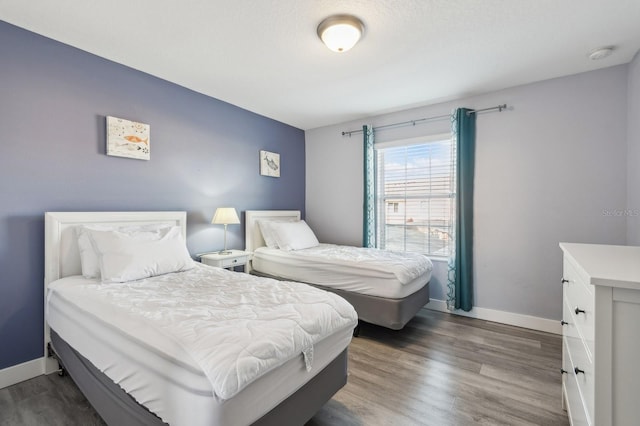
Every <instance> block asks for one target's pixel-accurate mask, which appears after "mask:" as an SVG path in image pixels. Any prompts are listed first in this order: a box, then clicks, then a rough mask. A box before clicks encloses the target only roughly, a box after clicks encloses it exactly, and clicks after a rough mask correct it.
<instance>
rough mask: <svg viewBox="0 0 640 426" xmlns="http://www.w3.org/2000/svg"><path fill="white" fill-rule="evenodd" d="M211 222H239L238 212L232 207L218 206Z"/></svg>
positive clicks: (233, 223) (221, 223)
mask: <svg viewBox="0 0 640 426" xmlns="http://www.w3.org/2000/svg"><path fill="white" fill-rule="evenodd" d="M211 223H215V224H217V225H235V224H238V223H240V218H238V213H237V212H236V209H234V208H233V207H218V208H217V209H216V213H215V214H214V215H213V220H211Z"/></svg>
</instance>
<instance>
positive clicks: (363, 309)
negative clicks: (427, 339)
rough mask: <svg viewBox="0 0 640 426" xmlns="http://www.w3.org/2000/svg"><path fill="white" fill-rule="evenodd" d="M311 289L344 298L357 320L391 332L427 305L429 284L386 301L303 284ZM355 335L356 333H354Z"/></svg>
mask: <svg viewBox="0 0 640 426" xmlns="http://www.w3.org/2000/svg"><path fill="white" fill-rule="evenodd" d="M251 273H252V274H253V275H257V276H260V277H267V278H273V279H276V280H280V281H295V280H292V279H289V278H282V277H277V276H274V275H269V274H264V273H262V272H260V271H256V270H255V269H252V270H251ZM304 283H305V284H309V285H311V286H313V287H317V288H320V289H322V290H326V291H330V292H332V293H335V294H337V295H338V296H340V297H342V298H344V299H345V300H346V301H347V302H349V303H351V305H353V307H354V308H355V310H356V312H357V313H358V320H360V321H364V322H368V323H371V324H376V325H380V326H382V327H386V328H390V329H392V330H400V329H402V328H403V327H404V326H405V325H406V324H407V323H408V322H409V321H410V320H411V319H412V318H413V317H414V316H416V314H417V313H418V311H419V310H420V309H422V308H423V307H424V305H426V304H427V303H429V283H426V284H425V285H424V287H422V288H421V289H420V290H418V291H416V292H414V293H412V294H410V295H408V296H407V297H404V298H402V299H388V298H386V297H378V296H369V295H367V294H361V293H355V292H353V291H344V290H340V289H335V288H331V287H325V286H322V285H318V284H313V283H308V282H304ZM356 334H357V333H356Z"/></svg>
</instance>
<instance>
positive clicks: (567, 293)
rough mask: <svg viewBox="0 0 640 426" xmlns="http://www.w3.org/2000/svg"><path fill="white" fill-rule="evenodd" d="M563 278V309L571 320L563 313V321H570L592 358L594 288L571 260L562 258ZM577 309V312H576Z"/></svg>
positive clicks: (591, 358)
mask: <svg viewBox="0 0 640 426" xmlns="http://www.w3.org/2000/svg"><path fill="white" fill-rule="evenodd" d="M563 278H564V279H565V280H567V281H566V282H565V283H564V284H563V286H564V289H563V292H564V301H565V306H564V307H563V309H564V310H569V311H570V313H571V316H572V317H573V319H572V320H569V319H567V318H568V316H567V315H566V314H563V317H565V321H570V322H571V323H572V324H573V325H574V326H575V327H576V330H577V333H578V334H579V335H580V336H581V337H582V338H583V339H584V341H585V345H586V347H587V350H588V352H589V359H590V360H593V354H594V324H595V297H594V293H593V291H594V289H593V288H590V285H589V284H586V283H585V282H584V281H583V280H582V279H581V278H580V275H579V274H578V272H577V271H576V269H575V268H574V266H573V265H572V264H571V262H570V261H569V260H568V259H567V258H565V259H564V271H563ZM576 309H578V312H576Z"/></svg>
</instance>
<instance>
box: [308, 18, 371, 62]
mask: <svg viewBox="0 0 640 426" xmlns="http://www.w3.org/2000/svg"><path fill="white" fill-rule="evenodd" d="M363 33H364V24H363V23H362V21H361V20H360V19H358V18H356V17H355V16H352V15H333V16H329V17H328V18H327V19H325V20H324V21H322V22H320V25H318V37H320V40H322V42H323V43H324V44H325V45H326V46H327V47H328V48H329V49H331V50H333V51H334V52H339V53H342V52H346V51H347V50H349V49H351V48H352V47H353V46H355V44H356V43H357V42H358V40H360V38H361V37H362V34H363Z"/></svg>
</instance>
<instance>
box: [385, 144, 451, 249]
mask: <svg viewBox="0 0 640 426" xmlns="http://www.w3.org/2000/svg"><path fill="white" fill-rule="evenodd" d="M375 153H376V236H377V238H376V240H377V242H378V246H379V247H380V248H384V249H388V250H398V251H410V252H418V253H423V254H427V255H431V256H448V255H449V252H450V249H451V248H452V245H453V244H454V240H453V230H454V222H453V221H454V217H455V215H454V209H455V195H456V194H455V159H456V153H455V144H454V143H453V142H452V140H451V136H450V135H448V134H447V135H437V136H435V137H428V138H427V137H425V138H418V139H411V140H407V141H394V142H387V143H382V144H376V146H375Z"/></svg>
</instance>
